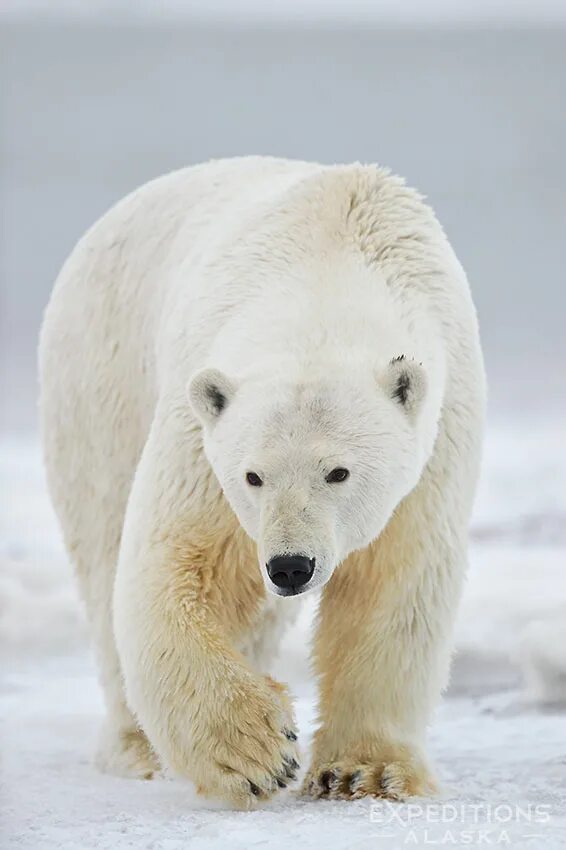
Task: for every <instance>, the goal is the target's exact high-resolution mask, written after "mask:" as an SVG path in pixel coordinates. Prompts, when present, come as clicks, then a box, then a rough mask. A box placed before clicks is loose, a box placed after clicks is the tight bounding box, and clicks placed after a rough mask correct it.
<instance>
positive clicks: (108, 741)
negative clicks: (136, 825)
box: [43, 397, 159, 778]
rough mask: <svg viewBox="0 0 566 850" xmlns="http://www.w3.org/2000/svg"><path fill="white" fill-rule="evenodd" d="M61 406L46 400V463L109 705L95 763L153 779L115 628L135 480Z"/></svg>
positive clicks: (155, 765) (154, 764) (151, 757)
mask: <svg viewBox="0 0 566 850" xmlns="http://www.w3.org/2000/svg"><path fill="white" fill-rule="evenodd" d="M47 402H49V403H50V404H49V406H48V404H47ZM59 406H60V407H61V408H63V409H64V405H63V403H62V402H61V400H60V399H58V398H57V397H55V398H54V399H53V400H52V399H51V397H49V398H48V399H47V400H44V404H43V408H44V411H43V418H44V426H43V432H44V435H43V436H44V445H45V460H46V468H47V473H48V479H49V487H50V491H51V497H52V500H53V504H54V507H55V509H56V512H57V516H58V518H59V522H60V524H61V529H62V531H63V537H64V540H65V545H66V549H67V552H68V555H69V560H70V561H71V562H72V564H73V566H74V568H75V572H76V577H77V583H78V587H79V591H80V594H81V597H82V599H83V602H84V605H85V608H86V614H87V619H88V621H89V626H90V633H91V639H92V643H93V646H94V650H95V654H96V661H97V667H98V673H99V680H100V684H101V686H102V690H103V695H104V701H105V704H106V712H107V715H106V718H105V720H104V722H103V727H102V731H101V736H100V741H99V745H98V751H97V754H96V758H95V761H96V764H97V766H98V767H99V769H101V770H103V771H104V772H108V773H113V774H116V775H119V776H131V777H134V778H149V777H151V776H152V774H153V773H154V771H156V770H158V769H159V762H158V760H157V758H156V756H155V754H154V753H153V752H152V750H151V747H150V746H149V743H148V740H147V738H146V736H145V735H144V733H143V732H142V731H141V730H140V729H139V726H138V724H137V722H136V720H135V718H134V716H133V714H132V712H131V711H130V709H129V708H128V706H127V704H126V697H125V692H124V684H123V677H122V672H121V669H120V661H119V658H118V653H117V650H116V644H115V641H114V634H113V624H112V595H113V588H114V578H115V574H116V563H117V560H118V550H119V545H120V536H121V532H122V523H123V519H124V514H125V509H126V503H127V498H128V489H129V481H130V477H131V475H130V474H129V473H128V471H127V470H125V471H122V470H121V468H120V463H122V464H124V463H125V460H127V458H125V454H126V453H125V452H121V453H119V455H118V456H114V455H113V454H112V444H111V442H108V443H106V444H105V443H104V442H103V438H104V436H105V434H104V431H103V429H102V428H100V427H99V442H98V443H97V442H96V441H95V440H94V439H92V435H91V434H90V432H89V426H90V425H91V422H90V420H88V419H85V420H78V421H76V422H74V421H73V420H72V419H69V421H67V420H64V421H63V420H60V419H59V417H58V415H57V408H58V407H59ZM46 408H48V411H49V414H50V415H49V416H47V414H46ZM71 425H72V427H71ZM97 450H98V452H99V454H98V455H97ZM85 459H88V462H87V460H85ZM132 465H133V461H132ZM92 467H94V468H96V469H97V470H99V471H100V472H99V478H98V481H97V487H96V488H94V487H93V486H92V482H91V480H90V478H89V475H90V470H91V468H92ZM118 471H120V472H118ZM103 472H104V473H106V474H105V475H104V476H103ZM120 473H121V474H120ZM131 474H133V472H132V473H131Z"/></svg>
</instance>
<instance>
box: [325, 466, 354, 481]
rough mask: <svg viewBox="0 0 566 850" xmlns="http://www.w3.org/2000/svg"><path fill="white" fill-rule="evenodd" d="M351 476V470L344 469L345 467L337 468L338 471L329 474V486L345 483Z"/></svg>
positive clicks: (334, 470)
mask: <svg viewBox="0 0 566 850" xmlns="http://www.w3.org/2000/svg"><path fill="white" fill-rule="evenodd" d="M349 475H350V470H349V469H344V467H343V466H337V467H336V469H333V470H332V472H329V473H328V475H327V476H326V480H327V481H328V483H329V484H337V483H338V482H340V481H345V480H346V478H348V476H349Z"/></svg>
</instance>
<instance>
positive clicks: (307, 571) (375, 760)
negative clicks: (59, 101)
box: [40, 157, 485, 808]
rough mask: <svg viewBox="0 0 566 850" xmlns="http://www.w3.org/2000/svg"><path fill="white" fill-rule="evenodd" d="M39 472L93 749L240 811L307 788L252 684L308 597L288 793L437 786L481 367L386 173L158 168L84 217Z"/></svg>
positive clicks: (47, 347)
mask: <svg viewBox="0 0 566 850" xmlns="http://www.w3.org/2000/svg"><path fill="white" fill-rule="evenodd" d="M40 377H41V401H40V410H41V423H42V434H43V442H44V450H45V461H46V468H47V475H48V483H49V487H50V492H51V495H52V499H53V503H54V506H55V509H56V512H57V514H58V517H59V520H60V524H61V527H62V531H63V536H64V540H65V544H66V547H67V550H68V553H69V557H70V559H71V561H72V562H73V564H74V566H75V568H76V572H77V576H78V582H79V586H80V590H81V594H82V596H83V598H84V601H85V604H86V609H87V613H88V616H89V620H90V624H91V629H92V635H93V641H94V644H95V647H96V652H97V659H98V666H99V670H100V678H101V684H102V688H103V690H104V696H105V701H106V707H107V718H106V721H105V728H104V730H103V735H102V739H101V743H100V749H99V752H98V756H97V759H98V764H99V766H100V767H101V768H102V769H104V770H107V771H110V772H113V773H117V774H121V775H132V776H137V777H150V776H151V775H152V774H153V772H154V771H155V770H157V769H159V768H160V767H164V768H168V769H170V770H171V771H173V772H175V773H176V774H179V775H181V776H184V777H188V778H189V779H190V780H192V781H193V782H194V784H195V785H196V787H197V789H198V790H199V792H201V793H202V794H204V795H208V796H215V797H218V798H221V799H223V800H225V801H228V802H229V803H230V804H232V805H236V806H240V807H243V808H245V807H249V806H250V805H251V804H252V803H254V802H255V801H256V800H263V799H267V798H270V797H271V796H272V795H273V794H275V793H277V791H278V789H279V788H280V787H283V786H285V785H286V784H287V783H288V782H289V781H293V780H294V779H296V778H297V770H298V768H299V764H298V759H299V753H298V749H297V743H298V742H297V730H296V727H295V722H294V719H293V712H292V704H291V699H290V697H289V695H288V694H287V692H286V688H285V686H284V685H281V684H279V683H278V682H276V681H274V680H273V679H271V678H270V677H269V675H268V674H267V665H268V661H269V656H270V654H271V653H272V652H273V651H274V650H275V648H276V645H277V639H278V637H279V636H280V634H281V633H282V630H283V629H284V628H285V627H286V626H288V625H289V622H290V621H291V620H292V618H293V617H294V616H295V614H296V610H297V601H296V600H295V599H294V597H298V596H301V595H302V594H303V593H306V592H310V591H311V590H315V589H318V590H319V591H320V602H319V611H318V618H317V625H316V635H315V637H314V651H313V660H314V668H315V671H316V674H317V676H318V684H319V694H320V700H319V709H318V717H319V725H318V729H317V731H316V733H315V736H314V742H313V747H312V760H311V764H310V767H309V768H308V771H307V773H306V777H305V779H304V784H303V790H304V793H305V794H307V795H310V796H312V797H314V798H317V797H329V796H330V797H339V798H357V797H361V796H364V795H377V796H382V797H391V798H404V797H406V796H409V795H422V794H425V795H427V794H431V793H433V792H434V789H435V780H434V778H433V775H432V772H431V768H430V766H429V764H428V762H427V757H426V754H425V733H426V727H427V722H428V721H429V718H430V716H431V711H432V709H433V707H434V705H435V702H436V701H437V698H438V696H439V694H440V691H441V689H442V688H443V686H444V684H445V682H446V677H447V671H448V666H449V657H450V632H451V628H452V623H453V620H454V615H455V612H456V609H457V604H458V598H459V595H460V590H461V586H462V580H463V576H464V572H465V565H466V538H467V524H468V519H469V515H470V510H471V504H472V498H473V493H474V487H475V482H476V476H477V470H478V463H479V456H480V446H481V437H482V428H483V417H484V394H485V389H484V371H483V364H482V356H481V349H480V343H479V337H478V328H477V321H476V314H475V310H474V307H473V303H472V300H471V296H470V292H469V288H468V284H467V281H466V277H465V275H464V272H463V270H462V268H461V266H460V264H459V263H458V261H457V259H456V257H455V255H454V253H453V251H452V249H451V248H450V245H449V243H448V241H447V239H446V237H445V235H444V233H443V230H442V229H441V227H440V225H439V223H438V222H437V220H436V218H435V216H434V214H433V212H432V210H431V209H430V208H429V207H428V206H427V205H426V204H425V203H424V202H423V199H422V198H421V196H420V195H418V194H417V193H416V192H415V191H413V190H412V189H409V188H407V187H406V186H405V184H404V182H403V181H402V180H401V179H399V178H397V177H395V176H392V175H391V174H390V173H389V172H388V171H385V170H383V169H381V168H379V167H377V166H373V165H369V166H365V165H360V164H353V165H339V166H324V165H319V164H315V163H306V162H295V161H287V160H280V159H273V158H265V157H250V158H241V159H230V160H223V161H214V162H210V163H207V164H204V165H200V166H196V167H191V168H187V169H184V170H181V171H178V172H175V173H173V174H169V175H166V176H164V177H162V178H160V179H157V180H155V181H153V182H151V183H149V184H147V185H145V186H143V187H142V188H140V189H139V190H138V191H136V192H134V193H133V194H132V195H130V196H128V197H127V198H125V199H124V200H122V201H121V202H120V203H118V204H117V205H116V206H115V207H114V208H113V209H111V210H110V211H109V212H108V213H107V214H106V215H104V216H103V217H102V219H101V220H100V221H99V222H98V223H97V224H95V225H94V227H93V228H92V229H91V230H90V231H88V232H87V234H86V235H85V236H84V237H83V238H82V239H81V240H80V242H79V243H78V245H77V246H76V248H75V249H74V251H73V252H72V254H71V256H70V258H69V259H68V260H67V262H66V264H65V265H64V267H63V269H62V271H61V273H60V276H59V278H58V280H57V283H56V285H55V289H54V292H53V295H52V297H51V300H50V303H49V305H48V308H47V311H46V315H45V320H44V324H43V330H42V335H41V342H40Z"/></svg>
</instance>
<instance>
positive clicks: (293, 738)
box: [283, 729, 297, 741]
mask: <svg viewBox="0 0 566 850" xmlns="http://www.w3.org/2000/svg"><path fill="white" fill-rule="evenodd" d="M283 734H284V735H285V737H286V738H287V740H289V741H296V740H297V736H296V734H295V733H294V732H293V730H292V729H283Z"/></svg>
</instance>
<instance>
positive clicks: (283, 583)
mask: <svg viewBox="0 0 566 850" xmlns="http://www.w3.org/2000/svg"><path fill="white" fill-rule="evenodd" d="M266 566H267V575H268V576H269V578H270V579H271V581H272V582H273V584H274V585H275V586H276V587H279V588H281V590H286V591H288V593H286V594H284V595H285V596H287V595H291V594H294V593H299V591H300V590H302V588H303V587H304V586H305V584H307V583H308V582H309V581H310V580H311V578H312V574H313V572H314V558H308V557H307V556H306V555H276V556H275V557H274V558H271V560H270V561H268V563H267V565H266Z"/></svg>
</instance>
